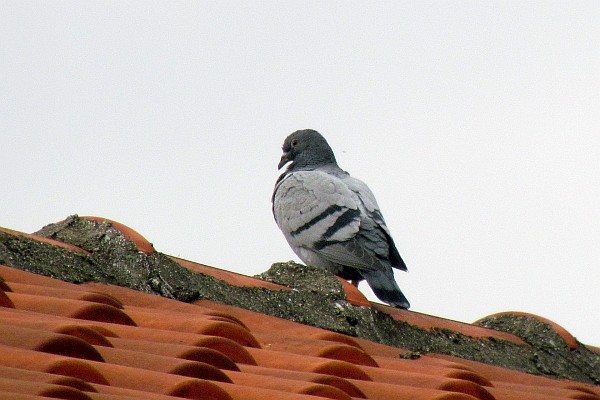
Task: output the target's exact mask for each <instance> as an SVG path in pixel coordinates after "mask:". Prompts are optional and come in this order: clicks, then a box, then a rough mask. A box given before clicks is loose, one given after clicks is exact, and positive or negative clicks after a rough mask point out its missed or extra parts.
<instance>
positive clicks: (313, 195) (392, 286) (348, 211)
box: [272, 129, 410, 308]
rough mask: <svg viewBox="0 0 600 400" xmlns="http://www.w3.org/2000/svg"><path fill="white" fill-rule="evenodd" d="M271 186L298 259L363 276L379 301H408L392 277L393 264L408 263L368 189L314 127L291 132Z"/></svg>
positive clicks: (280, 221)
mask: <svg viewBox="0 0 600 400" xmlns="http://www.w3.org/2000/svg"><path fill="white" fill-rule="evenodd" d="M282 149H283V156H282V157H281V161H280V162H279V166H278V167H279V169H281V168H282V167H283V166H284V165H285V164H287V163H288V162H291V163H290V164H289V166H288V167H287V169H286V170H285V172H284V173H283V174H281V175H280V176H279V178H278V179H277V183H276V184H275V190H274V191H273V198H272V202H273V215H274V216H275V221H276V222H277V225H278V226H279V229H281V231H282V232H283V234H284V236H285V238H286V239H287V241H288V243H289V245H290V246H291V248H292V250H294V252H295V253H296V254H297V255H298V257H300V259H301V260H302V261H303V262H304V263H306V264H308V265H312V266H315V267H320V268H324V269H327V270H329V271H331V272H332V273H334V274H336V275H338V276H341V277H342V278H344V279H350V280H353V281H360V280H363V279H366V281H367V282H368V283H369V285H370V286H371V288H372V289H373V292H374V293H375V294H376V295H377V297H378V298H379V299H381V300H382V301H384V302H386V303H388V304H390V305H393V306H396V307H400V308H409V307H410V304H409V302H408V300H407V299H406V297H404V295H403V294H402V292H401V291H400V288H399V287H398V285H397V284H396V281H395V280H394V273H393V271H392V267H393V268H397V269H400V270H403V271H406V270H407V268H406V265H405V264H404V261H402V258H401V257H400V254H399V253H398V250H397V249H396V246H395V244H394V241H393V240H392V237H391V235H390V232H389V230H388V228H387V226H386V224H385V221H384V219H383V216H382V215H381V212H380V211H379V206H378V205H377V201H376V200H375V196H373V193H372V192H371V190H370V189H369V188H368V187H367V185H366V184H365V183H363V182H362V181H360V180H358V179H355V178H353V177H351V176H350V175H349V174H348V173H347V172H345V171H344V170H342V169H341V168H340V167H339V166H338V165H337V162H336V160H335V155H334V154H333V150H332V149H331V147H330V146H329V144H328V143H327V141H326V140H325V138H324V137H323V136H321V134H320V133H318V132H317V131H314V130H311V129H306V130H300V131H296V132H294V133H292V134H291V135H289V136H288V137H287V138H286V139H285V141H284V143H283V147H282Z"/></svg>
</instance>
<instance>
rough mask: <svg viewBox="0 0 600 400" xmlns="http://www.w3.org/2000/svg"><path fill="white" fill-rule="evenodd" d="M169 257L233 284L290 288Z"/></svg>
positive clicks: (191, 269) (279, 288)
mask: <svg viewBox="0 0 600 400" xmlns="http://www.w3.org/2000/svg"><path fill="white" fill-rule="evenodd" d="M169 258H170V259H172V260H173V261H175V262H176V263H177V264H179V265H181V266H182V267H184V268H187V269H189V270H190V271H194V272H200V273H202V274H204V275H209V276H212V277H213V278H217V279H219V280H221V281H224V282H227V283H228V284H230V285H233V286H239V287H262V288H266V289H271V290H292V289H290V288H288V287H286V286H282V285H278V284H276V283H273V282H267V281H263V280H262V279H258V278H253V277H251V276H246V275H242V274H238V273H235V272H231V271H226V270H223V269H219V268H215V267H209V266H208V265H204V264H199V263H195V262H192V261H188V260H184V259H182V258H178V257H173V256H169Z"/></svg>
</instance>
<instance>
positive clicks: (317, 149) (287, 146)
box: [277, 129, 337, 170]
mask: <svg viewBox="0 0 600 400" xmlns="http://www.w3.org/2000/svg"><path fill="white" fill-rule="evenodd" d="M281 149H282V150H283V155H282V156H281V161H279V165H278V166H277V168H278V169H281V168H282V167H283V166H284V165H285V164H287V163H288V162H290V161H291V162H292V163H291V164H290V165H289V166H288V170H292V169H302V168H316V167H320V166H323V165H328V164H335V165H337V163H336V161H335V156H334V155H333V150H331V147H329V144H328V143H327V140H325V138H324V137H323V136H322V135H321V134H320V133H319V132H317V131H315V130H312V129H304V130H301V131H296V132H294V133H292V134H291V135H289V136H288V137H287V138H285V141H284V142H283V146H282V148H281Z"/></svg>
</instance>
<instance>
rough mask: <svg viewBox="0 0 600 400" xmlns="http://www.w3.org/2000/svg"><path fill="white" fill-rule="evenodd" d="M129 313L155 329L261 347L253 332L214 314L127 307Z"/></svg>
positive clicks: (147, 326)
mask: <svg viewBox="0 0 600 400" xmlns="http://www.w3.org/2000/svg"><path fill="white" fill-rule="evenodd" d="M125 310H126V311H127V313H128V314H129V315H130V316H131V317H132V318H133V319H134V320H135V321H136V323H137V324H138V326H141V327H146V328H154V329H165V330H170V331H178V332H189V333H199V334H203V335H213V336H221V337H224V338H228V339H231V340H233V341H235V342H238V343H239V344H241V345H242V346H249V347H260V344H259V343H258V341H257V340H256V338H254V336H253V335H252V333H250V331H249V330H248V329H246V328H243V327H242V326H240V325H238V324H237V323H233V322H229V321H219V320H215V318H216V317H214V316H205V315H201V314H199V315H193V316H192V315H189V314H184V313H175V312H174V313H169V314H167V315H165V313H164V312H158V311H156V310H151V309H148V310H144V309H140V308H137V307H136V308H135V309H134V308H132V307H129V306H126V307H125Z"/></svg>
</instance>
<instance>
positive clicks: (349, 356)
mask: <svg viewBox="0 0 600 400" xmlns="http://www.w3.org/2000/svg"><path fill="white" fill-rule="evenodd" d="M317 357H323V358H330V359H332V360H341V361H347V362H349V363H351V364H356V365H365V366H369V367H375V368H377V367H379V365H377V362H376V361H375V360H374V359H373V357H371V356H370V355H368V354H367V353H365V352H364V351H362V350H360V349H357V348H356V347H352V346H347V345H345V344H334V345H330V346H327V347H324V348H322V349H321V350H320V351H319V352H318V354H317Z"/></svg>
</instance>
